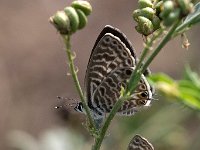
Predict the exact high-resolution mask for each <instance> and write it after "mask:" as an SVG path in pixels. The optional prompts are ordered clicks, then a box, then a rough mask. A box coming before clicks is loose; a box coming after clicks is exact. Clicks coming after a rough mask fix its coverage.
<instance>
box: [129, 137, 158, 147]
mask: <svg viewBox="0 0 200 150" xmlns="http://www.w3.org/2000/svg"><path fill="white" fill-rule="evenodd" d="M127 150H154V147H153V145H152V144H151V143H149V142H148V141H147V139H145V138H144V137H142V136H140V135H138V134H137V135H135V136H134V137H133V138H132V140H131V141H130V143H129V145H128V148H127Z"/></svg>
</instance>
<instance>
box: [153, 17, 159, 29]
mask: <svg viewBox="0 0 200 150" xmlns="http://www.w3.org/2000/svg"><path fill="white" fill-rule="evenodd" d="M151 22H152V24H153V28H154V31H155V30H157V29H159V28H160V19H159V17H157V16H156V15H154V17H153V19H152V21H151Z"/></svg>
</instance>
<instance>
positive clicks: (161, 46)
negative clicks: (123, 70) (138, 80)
mask: <svg viewBox="0 0 200 150" xmlns="http://www.w3.org/2000/svg"><path fill="white" fill-rule="evenodd" d="M179 23H180V21H179V20H177V21H176V23H175V24H174V25H173V26H172V28H171V29H170V30H169V32H168V33H167V34H166V35H165V37H164V38H163V40H162V41H161V42H160V44H159V45H158V46H157V48H156V49H155V50H154V52H153V53H152V54H151V55H150V56H149V58H148V59H147V61H146V62H145V63H144V65H143V67H142V70H141V72H142V73H143V72H144V71H145V70H146V69H147V67H148V66H149V64H150V63H151V62H152V61H153V59H154V58H155V57H156V56H157V55H158V53H159V52H160V51H161V49H162V48H163V47H164V46H165V45H166V43H167V42H169V41H170V40H171V37H172V35H173V34H174V32H175V30H176V28H177V26H178V25H179Z"/></svg>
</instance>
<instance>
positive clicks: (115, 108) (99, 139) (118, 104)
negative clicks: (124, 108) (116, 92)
mask: <svg viewBox="0 0 200 150" xmlns="http://www.w3.org/2000/svg"><path fill="white" fill-rule="evenodd" d="M126 99H127V98H126V97H122V98H120V99H119V100H118V101H117V102H116V103H115V105H114V106H113V109H112V110H111V112H110V114H109V116H108V118H107V119H106V121H105V123H104V125H103V127H102V128H101V130H100V133H99V136H98V137H97V138H96V139H95V144H94V145H93V147H92V150H99V149H100V147H101V144H102V141H103V139H104V137H105V134H106V131H107V129H108V127H109V125H110V123H111V121H112V119H113V118H114V116H115V114H116V113H117V111H118V109H119V108H120V107H121V105H122V104H123V102H124V100H126Z"/></svg>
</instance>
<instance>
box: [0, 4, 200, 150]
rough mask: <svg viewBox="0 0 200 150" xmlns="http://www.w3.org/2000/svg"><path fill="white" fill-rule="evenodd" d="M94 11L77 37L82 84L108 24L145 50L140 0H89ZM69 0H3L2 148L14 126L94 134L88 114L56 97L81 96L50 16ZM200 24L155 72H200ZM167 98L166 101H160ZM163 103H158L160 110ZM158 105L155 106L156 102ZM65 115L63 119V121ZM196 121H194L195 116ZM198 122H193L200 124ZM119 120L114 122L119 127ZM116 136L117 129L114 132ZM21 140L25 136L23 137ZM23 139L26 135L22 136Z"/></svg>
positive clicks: (166, 53)
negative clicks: (137, 13)
mask: <svg viewBox="0 0 200 150" xmlns="http://www.w3.org/2000/svg"><path fill="white" fill-rule="evenodd" d="M90 2H91V5H92V6H93V12H92V15H91V16H89V23H88V25H87V26H86V28H85V29H83V30H81V31H78V32H77V33H76V34H75V35H74V36H73V38H72V49H73V50H74V51H75V52H76V54H77V58H76V60H75V61H76V65H77V66H78V68H79V79H80V81H81V84H82V85H83V80H84V74H85V70H86V65H87V62H88V59H89V56H90V52H91V49H92V47H93V44H94V42H95V40H96V38H97V36H98V34H99V33H100V31H101V30H102V28H103V27H104V26H105V25H106V24H111V25H113V26H115V27H117V28H119V29H120V30H121V31H123V32H124V33H125V34H126V35H127V37H128V38H129V40H130V41H131V42H132V44H133V46H134V47H135V49H136V51H137V54H138V55H139V54H140V51H141V49H142V46H143V45H142V37H141V35H139V34H138V33H137V32H136V31H135V30H134V26H135V22H134V21H133V20H132V18H131V13H132V11H133V9H135V8H137V3H136V1H130V0H123V1H122V0H120V1H115V0H109V1H107V0H101V1H94V0H93V1H90ZM70 3H71V1H69V0H60V1H55V0H35V1H30V0H29V1H28V0H17V1H7V0H1V1H0V19H1V21H0V83H1V86H0V135H1V136H0V149H2V150H3V149H4V150H6V149H8V148H9V145H10V143H9V142H8V141H9V140H8V135H9V133H10V132H11V131H13V130H21V131H24V132H26V133H28V134H30V135H31V136H33V137H34V138H36V139H38V137H39V136H40V135H41V134H42V133H43V132H45V131H47V130H49V129H52V128H55V127H56V128H59V127H68V128H69V129H70V130H74V131H76V132H80V133H81V134H84V135H86V136H89V135H88V134H87V132H86V130H85V129H84V127H83V126H82V125H81V124H82V122H83V121H84V117H83V116H82V115H79V114H77V113H75V112H74V111H73V110H72V109H71V108H69V112H68V113H65V114H63V113H60V112H62V110H58V109H54V107H55V106H56V105H60V102H59V101H58V100H57V99H56V96H57V95H59V96H64V97H68V98H73V99H79V97H78V94H77V93H76V91H75V89H74V85H73V82H72V79H71V77H69V76H66V74H67V72H68V70H69V69H68V67H67V64H66V55H65V51H64V45H63V43H62V40H61V38H60V36H59V34H58V33H57V32H56V30H55V28H54V27H53V26H52V25H51V24H50V23H49V22H48V19H49V17H50V16H51V15H53V14H54V13H55V12H56V11H57V10H62V9H63V8H64V7H65V6H67V5H69V4H70ZM199 35H200V27H197V26H196V27H194V28H193V30H192V31H190V32H189V33H188V37H189V39H190V43H191V46H190V47H189V50H186V49H182V48H181V39H180V38H177V39H176V40H174V41H172V42H170V43H169V44H168V45H167V46H166V47H165V49H163V51H162V52H161V53H160V54H159V56H158V57H157V58H156V59H155V61H154V62H153V63H152V64H151V70H152V72H165V73H167V74H169V75H171V76H173V77H174V78H177V79H178V78H180V77H181V73H182V71H183V69H184V64H185V63H189V64H190V65H191V66H192V69H194V70H196V71H199V66H200V65H199V63H200V59H199V56H200V51H199V46H200V45H199V42H200V38H199ZM161 101H162V100H161ZM161 101H158V102H156V103H157V104H156V105H157V108H159V106H160V107H161V106H162V105H159V103H161ZM152 107H154V105H153V106H152ZM63 117H64V119H63ZM193 121H194V120H193ZM198 121H199V120H195V121H194V126H196V125H199V123H198ZM117 124H118V123H117V121H114V123H113V126H117ZM109 134H111V137H112V131H110V133H109ZM19 140H20V139H19ZM21 140H23V139H21Z"/></svg>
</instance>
